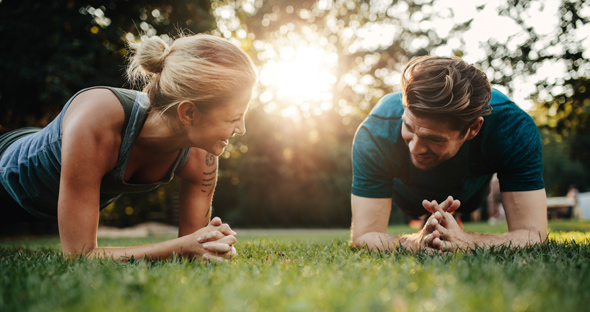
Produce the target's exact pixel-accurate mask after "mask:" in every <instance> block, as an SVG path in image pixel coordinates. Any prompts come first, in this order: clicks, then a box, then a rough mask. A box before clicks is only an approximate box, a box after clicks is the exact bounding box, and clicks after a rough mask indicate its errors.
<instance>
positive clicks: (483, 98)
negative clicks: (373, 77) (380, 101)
mask: <svg viewBox="0 0 590 312" xmlns="http://www.w3.org/2000/svg"><path fill="white" fill-rule="evenodd" d="M402 94H403V104H404V106H405V107H406V108H408V109H409V110H410V111H411V112H412V113H413V114H416V115H418V116H423V117H429V118H438V119H443V120H446V121H449V122H450V123H451V126H452V127H453V128H455V129H458V130H461V131H462V132H465V131H467V129H468V128H469V126H470V125H471V124H472V123H473V122H474V121H475V120H476V119H477V118H479V117H483V116H486V115H489V114H491V112H492V108H491V106H490V104H489V100H490V97H491V87H490V83H489V82H488V80H487V78H486V75H485V74H484V73H483V72H482V71H481V70H479V69H477V68H475V67H474V66H472V65H469V64H467V63H465V62H463V61H462V60H461V59H459V58H449V57H434V56H421V57H417V58H415V59H413V60H412V61H411V62H410V63H408V65H407V66H406V68H405V69H404V71H403V73H402Z"/></svg>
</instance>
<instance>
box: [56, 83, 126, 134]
mask: <svg viewBox="0 0 590 312" xmlns="http://www.w3.org/2000/svg"><path fill="white" fill-rule="evenodd" d="M124 123H125V112H124V109H123V106H122V105H121V101H120V99H119V98H118V97H117V96H116V95H115V94H114V93H113V92H112V91H111V90H109V89H107V88H92V89H86V90H83V91H81V92H79V93H78V94H76V96H75V97H74V98H73V99H72V100H71V102H70V104H69V106H68V108H67V110H66V112H65V115H64V119H63V122H62V127H63V131H64V132H65V131H68V130H72V129H74V130H75V131H81V130H82V129H87V130H94V131H99V132H106V133H108V132H111V131H113V132H114V133H118V134H120V133H121V129H122V128H123V125H124Z"/></svg>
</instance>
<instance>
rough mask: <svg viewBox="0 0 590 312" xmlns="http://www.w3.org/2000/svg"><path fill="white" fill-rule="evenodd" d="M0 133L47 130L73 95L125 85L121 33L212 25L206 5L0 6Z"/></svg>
mask: <svg viewBox="0 0 590 312" xmlns="http://www.w3.org/2000/svg"><path fill="white" fill-rule="evenodd" d="M0 19H1V20H2V25H0V42H3V43H4V44H5V45H6V48H5V49H2V50H1V51H0V60H1V61H0V72H2V73H3V79H1V80H0V127H2V128H4V129H2V128H0V130H4V131H6V130H11V129H14V128H18V127H23V126H45V125H46V124H47V123H49V122H50V121H51V120H52V119H53V118H54V117H55V116H56V115H57V113H59V111H60V110H61V108H62V106H63V105H64V104H65V103H66V101H67V100H68V99H69V98H70V97H71V96H72V95H74V94H75V93H76V92H78V91H79V90H81V89H83V88H86V87H90V86H97V85H108V86H114V87H121V86H124V85H125V79H124V76H123V73H124V71H123V68H124V65H125V55H126V53H127V50H126V45H125V38H126V33H132V34H135V35H136V36H138V35H140V33H141V34H149V35H155V34H166V35H168V34H169V35H174V34H176V28H177V27H182V28H183V29H187V30H189V31H192V32H195V33H196V32H202V31H206V30H209V29H211V28H212V27H213V20H212V17H211V14H210V13H209V1H188V0H183V1H172V2H170V1H145V0H140V1H125V0H109V1H75V0H68V1H61V0H47V1H33V0H4V1H1V2H0Z"/></svg>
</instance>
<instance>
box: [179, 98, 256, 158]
mask: <svg viewBox="0 0 590 312" xmlns="http://www.w3.org/2000/svg"><path fill="white" fill-rule="evenodd" d="M251 98H252V90H251V89H250V90H247V91H245V92H242V93H241V94H239V95H238V96H236V97H234V98H233V99H232V100H230V102H229V103H221V104H222V105H219V106H218V107H215V108H212V109H210V110H208V111H206V112H202V113H201V114H199V120H198V122H196V123H195V124H194V125H193V127H192V130H191V133H190V134H189V136H191V137H192V141H193V142H195V145H196V146H197V147H199V148H202V149H204V150H206V151H208V152H209V153H211V154H214V155H216V156H219V155H221V154H222V153H223V151H224V150H225V148H226V147H227V145H228V143H229V139H230V138H231V137H233V136H234V135H236V134H237V135H244V134H245V133H246V121H245V117H246V111H247V110H248V106H249V103H250V99H251Z"/></svg>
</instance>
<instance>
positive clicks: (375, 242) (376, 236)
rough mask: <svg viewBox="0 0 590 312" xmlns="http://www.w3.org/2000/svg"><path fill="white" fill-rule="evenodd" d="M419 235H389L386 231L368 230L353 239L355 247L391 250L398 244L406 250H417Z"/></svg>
mask: <svg viewBox="0 0 590 312" xmlns="http://www.w3.org/2000/svg"><path fill="white" fill-rule="evenodd" d="M418 239H419V236H418V234H417V233H415V234H404V235H391V234H387V233H379V232H370V233H365V234H363V235H362V236H360V237H358V238H356V239H353V242H352V243H353V245H354V246H355V247H357V248H364V247H367V248H369V249H370V250H379V251H392V250H394V249H395V248H396V247H398V246H402V247H403V248H405V249H408V250H414V251H415V250H417V249H418V248H417V246H418V245H419V244H418V243H419V242H417V240H418Z"/></svg>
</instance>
